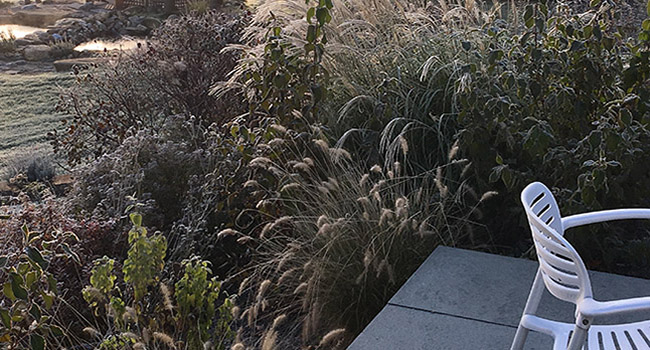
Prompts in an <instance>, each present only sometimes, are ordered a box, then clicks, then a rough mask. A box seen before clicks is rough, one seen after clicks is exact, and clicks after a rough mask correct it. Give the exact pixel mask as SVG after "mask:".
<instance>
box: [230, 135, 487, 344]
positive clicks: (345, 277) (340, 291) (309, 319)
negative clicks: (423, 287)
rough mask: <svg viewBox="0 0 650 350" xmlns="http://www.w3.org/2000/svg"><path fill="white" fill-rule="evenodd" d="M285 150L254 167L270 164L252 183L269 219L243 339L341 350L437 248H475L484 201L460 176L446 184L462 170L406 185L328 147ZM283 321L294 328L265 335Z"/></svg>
mask: <svg viewBox="0 0 650 350" xmlns="http://www.w3.org/2000/svg"><path fill="white" fill-rule="evenodd" d="M288 134H289V135H291V134H292V132H289V133H288ZM302 136H303V137H304V136H305V135H304V134H303V135H302ZM295 143H299V144H301V145H302V147H294V146H292V144H295ZM284 144H285V145H288V146H287V148H282V149H281V151H280V150H277V151H272V152H270V153H269V154H268V156H267V157H264V158H256V159H253V160H252V161H251V162H252V163H254V164H256V165H258V164H259V165H263V166H257V167H256V170H255V172H254V173H253V174H252V176H253V177H254V178H255V179H256V184H258V185H259V186H260V188H261V189H260V190H259V191H258V193H261V194H260V197H259V199H260V200H259V202H258V210H259V211H260V212H261V213H262V214H263V215H266V216H267V217H270V219H269V220H268V222H267V223H265V224H264V225H261V226H260V228H259V229H260V234H259V238H257V239H253V240H250V241H247V243H246V244H247V245H248V246H249V247H251V248H252V249H254V250H255V252H256V254H255V255H254V256H253V261H252V262H251V267H250V268H249V269H248V271H245V273H246V274H248V275H249V277H248V278H246V279H245V280H244V281H243V282H242V285H241V288H240V292H241V293H243V295H245V296H247V298H245V300H247V301H248V303H247V304H246V303H244V305H245V306H243V311H242V312H241V314H240V315H239V318H240V320H242V322H244V323H245V324H246V327H247V328H246V331H245V332H244V333H246V332H252V333H255V330H256V329H259V328H260V327H262V328H266V329H267V331H266V332H265V333H264V334H261V335H260V338H259V339H260V340H259V341H260V342H261V344H270V343H274V342H276V341H278V342H280V341H287V339H302V340H301V341H302V342H303V343H304V344H305V345H312V346H314V347H315V348H323V349H324V348H342V346H345V345H346V344H348V343H349V341H350V340H351V339H353V337H354V336H355V335H356V334H357V333H358V332H359V331H360V330H361V329H362V328H363V327H364V326H365V325H367V323H368V322H369V321H370V320H371V319H372V318H373V317H374V316H375V315H376V313H378V312H379V310H381V308H382V307H383V306H384V305H385V303H386V302H387V301H388V299H389V298H390V297H391V296H392V295H393V293H394V292H396V291H397V289H398V288H399V287H400V286H401V285H402V284H403V283H404V282H405V281H406V279H407V278H408V277H409V276H410V275H411V274H412V273H413V272H414V271H415V269H416V268H417V266H419V264H421V263H422V261H424V259H425V258H426V257H427V256H428V255H429V254H430V253H431V251H432V250H433V249H434V248H435V247H436V246H438V245H440V244H443V245H472V244H473V241H474V239H476V237H475V235H476V234H475V228H476V227H475V224H474V220H476V219H477V218H478V217H479V215H480V211H479V210H478V209H477V206H478V204H479V198H478V196H477V195H476V194H475V193H474V191H473V190H472V189H471V188H470V187H468V185H467V183H466V182H464V181H463V180H462V179H461V178H460V177H458V178H457V179H456V180H452V179H449V178H446V174H454V176H455V175H456V174H459V173H460V169H459V170H458V171H452V169H453V168H459V167H460V166H462V165H463V164H465V163H464V162H455V163H453V164H452V163H450V164H447V165H445V166H441V167H440V168H439V170H436V171H434V172H432V173H424V174H421V175H419V176H404V175H403V172H402V171H403V170H402V168H401V166H400V164H399V163H397V164H393V165H392V166H391V167H381V166H375V167H373V169H372V171H370V172H368V173H364V172H362V171H361V169H362V168H361V167H360V166H359V165H358V164H357V163H356V162H355V161H353V160H351V159H350V158H349V157H350V154H349V153H348V152H347V151H345V150H343V149H338V148H330V147H328V145H327V142H326V141H324V140H323V139H320V138H317V137H315V138H314V139H312V140H305V139H304V138H302V139H301V138H298V141H291V140H290V139H289V138H286V139H285V143H284ZM298 149H300V150H302V151H301V152H297V150H298ZM276 152H277V153H276ZM281 314H285V315H286V316H287V317H288V318H289V320H288V321H287V322H284V323H283V326H282V327H279V328H277V329H274V328H268V325H270V323H271V322H273V320H274V319H275V318H276V317H278V316H280V315H281ZM269 329H271V330H269ZM333 330H335V331H333ZM275 332H277V333H280V334H281V335H280V336H279V337H277V338H276V333H275ZM328 332H329V335H328ZM319 344H320V345H319ZM278 348H283V343H281V342H280V343H278Z"/></svg>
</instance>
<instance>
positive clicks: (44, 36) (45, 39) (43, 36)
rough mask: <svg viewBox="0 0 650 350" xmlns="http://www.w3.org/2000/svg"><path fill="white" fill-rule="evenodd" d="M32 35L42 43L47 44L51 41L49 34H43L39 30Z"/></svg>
mask: <svg viewBox="0 0 650 350" xmlns="http://www.w3.org/2000/svg"><path fill="white" fill-rule="evenodd" d="M33 34H35V35H36V36H37V37H38V40H40V41H42V42H44V43H47V42H48V41H50V39H51V36H50V34H48V33H46V32H44V31H40V30H39V31H36V32H34V33H33Z"/></svg>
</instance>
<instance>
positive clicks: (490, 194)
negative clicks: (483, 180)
mask: <svg viewBox="0 0 650 350" xmlns="http://www.w3.org/2000/svg"><path fill="white" fill-rule="evenodd" d="M498 194H499V192H497V191H487V192H485V193H483V195H482V196H481V199H480V200H479V202H484V201H486V200H488V199H490V198H492V197H494V196H496V195H498Z"/></svg>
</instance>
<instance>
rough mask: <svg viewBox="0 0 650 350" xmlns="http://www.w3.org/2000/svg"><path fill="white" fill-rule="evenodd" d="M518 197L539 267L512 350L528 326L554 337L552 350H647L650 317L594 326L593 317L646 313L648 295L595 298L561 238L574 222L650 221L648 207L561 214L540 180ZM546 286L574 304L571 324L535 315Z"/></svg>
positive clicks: (576, 258) (578, 262) (583, 271)
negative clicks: (608, 298)
mask: <svg viewBox="0 0 650 350" xmlns="http://www.w3.org/2000/svg"><path fill="white" fill-rule="evenodd" d="M521 201H522V203H523V205H524V208H525V210H526V216H527V217H528V223H529V224H530V229H531V231H532V235H533V241H534V243H535V250H536V251H537V259H538V260H539V269H538V270H537V275H536V276H535V280H534V282H533V285H532V287H531V290H530V294H529V296H528V301H527V302H526V307H525V308H524V313H523V316H522V317H521V321H519V327H518V328H517V333H516V335H515V339H514V341H513V343H512V346H511V347H510V349H511V350H521V349H523V347H524V343H525V342H526V336H527V335H528V332H529V330H533V331H537V332H542V333H545V334H548V335H550V336H552V337H553V338H554V345H553V350H578V349H588V350H628V349H629V350H643V349H648V350H650V320H649V321H643V322H634V323H626V324H617V325H593V326H592V322H593V321H594V319H595V318H598V317H600V316H606V315H614V314H625V313H630V312H633V311H648V310H650V297H642V298H631V299H623V300H616V301H597V300H595V299H594V298H593V294H592V292H591V282H590V280H589V274H588V273H587V269H586V268H585V264H584V263H583V262H582V259H581V258H580V255H578V252H576V250H575V249H574V248H573V247H572V246H571V244H570V243H569V242H568V241H567V240H566V239H565V238H564V237H563V236H564V231H565V230H566V229H568V228H571V227H575V226H581V225H588V224H593V223H598V222H603V221H612V220H623V219H650V209H616V210H603V211H597V212H591V213H585V214H578V215H572V216H568V217H566V218H562V217H561V216H560V211H559V209H558V206H557V202H556V201H555V198H554V197H553V195H552V194H551V191H550V190H549V189H548V188H547V187H546V186H544V185H543V184H542V183H539V182H535V183H532V184H530V185H528V186H527V187H526V188H525V189H524V191H523V192H522V193H521ZM544 286H546V289H547V290H548V291H549V292H550V293H551V294H552V295H553V296H555V297H556V298H558V299H561V300H564V301H567V302H570V303H573V304H575V305H576V311H575V323H564V322H558V321H553V320H548V319H544V318H540V317H538V316H535V313H536V311H537V307H538V305H539V302H540V299H541V297H542V292H543V291H544ZM648 292H650V291H648Z"/></svg>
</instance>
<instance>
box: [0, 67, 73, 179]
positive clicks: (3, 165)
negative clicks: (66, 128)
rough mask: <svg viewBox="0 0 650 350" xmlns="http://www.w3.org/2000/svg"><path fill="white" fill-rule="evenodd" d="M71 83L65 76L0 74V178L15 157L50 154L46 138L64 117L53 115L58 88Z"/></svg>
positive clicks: (57, 114) (52, 74)
mask: <svg viewBox="0 0 650 350" xmlns="http://www.w3.org/2000/svg"><path fill="white" fill-rule="evenodd" d="M72 81H73V77H72V76H71V75H70V74H69V73H43V74H34V75H6V74H0V176H2V175H5V174H6V172H7V170H8V167H9V166H10V165H11V164H12V162H13V161H14V160H15V159H17V158H21V157H24V156H26V155H29V156H30V157H32V156H39V155H48V154H51V153H52V149H51V147H50V145H49V144H48V142H47V140H46V135H47V133H48V132H49V131H52V130H53V129H55V128H59V127H60V126H61V120H62V119H63V118H64V115H63V114H61V113H57V112H56V104H57V102H58V100H59V97H58V96H59V87H66V86H69V85H70V84H71V83H72Z"/></svg>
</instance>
